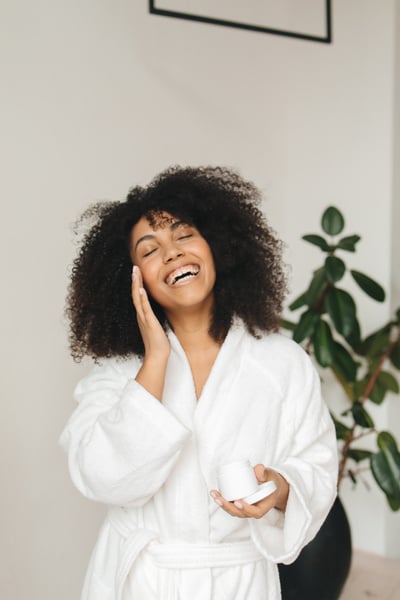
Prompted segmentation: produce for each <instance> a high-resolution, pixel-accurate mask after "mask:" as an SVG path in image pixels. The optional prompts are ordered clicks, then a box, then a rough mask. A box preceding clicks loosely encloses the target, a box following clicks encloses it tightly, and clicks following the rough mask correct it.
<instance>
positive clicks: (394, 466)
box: [370, 431, 400, 510]
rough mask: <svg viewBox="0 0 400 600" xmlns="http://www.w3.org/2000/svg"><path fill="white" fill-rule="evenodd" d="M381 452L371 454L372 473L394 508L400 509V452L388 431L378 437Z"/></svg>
mask: <svg viewBox="0 0 400 600" xmlns="http://www.w3.org/2000/svg"><path fill="white" fill-rule="evenodd" d="M377 442H378V447H379V452H377V453H376V454H373V455H372V456H371V461H370V462H371V470H372V474H373V476H374V478H375V480H376V482H377V484H378V485H379V487H380V488H381V490H382V491H383V492H384V493H385V494H386V497H387V500H388V502H389V506H390V507H391V509H392V510H399V509H400V454H399V451H398V448H397V445H396V441H395V439H394V438H393V436H392V435H391V434H390V433H389V432H388V431H382V432H381V433H379V435H378V437H377Z"/></svg>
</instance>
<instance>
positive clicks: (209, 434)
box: [60, 324, 337, 600]
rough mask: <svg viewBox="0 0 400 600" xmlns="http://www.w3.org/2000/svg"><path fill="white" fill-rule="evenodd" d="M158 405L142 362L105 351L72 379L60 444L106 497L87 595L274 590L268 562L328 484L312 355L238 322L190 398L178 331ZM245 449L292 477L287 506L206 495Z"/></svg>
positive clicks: (201, 599) (331, 444) (223, 599)
mask: <svg viewBox="0 0 400 600" xmlns="http://www.w3.org/2000/svg"><path fill="white" fill-rule="evenodd" d="M168 336H169V339H170V342H171V354H170V358H169V361H168V367H167V373H166V380H165V387H164V394H163V400H162V402H159V401H158V400H157V399H156V398H154V397H153V396H152V395H151V394H149V393H148V392H147V391H146V390H145V389H144V388H143V387H141V386H140V384H138V383H137V382H136V381H135V379H134V378H135V375H136V373H137V371H138V369H139V368H140V364H141V362H140V360H139V359H138V358H137V357H132V358H130V359H127V360H121V359H119V360H117V359H107V360H104V361H102V362H101V364H99V365H95V366H94V368H93V370H92V372H91V373H90V374H89V375H88V376H87V377H86V378H84V379H83V380H82V381H81V382H80V383H79V384H78V386H77V389H76V393H75V398H76V400H77V402H78V403H79V405H78V407H77V409H76V410H75V412H74V414H73V415H72V417H71V419H70V420H69V422H68V424H67V426H66V428H65V430H64V432H63V434H62V436H61V440H60V441H61V444H62V446H63V447H64V448H65V449H66V450H67V452H68V456H69V468H70V473H71V477H72V479H73V481H74V483H75V485H76V486H77V487H78V489H79V490H80V491H81V492H82V494H84V495H85V496H86V497H88V498H91V499H92V500H96V501H98V502H103V503H105V504H107V505H109V506H110V509H109V512H108V515H107V517H106V520H105V522H104V524H103V526H102V529H101V531H100V534H99V538H98V541H97V544H96V546H95V549H94V551H93V554H92V558H91V561H90V565H89V568H88V571H87V576H86V580H85V584H84V589H83V592H82V600H276V599H278V598H280V597H281V596H280V585H279V576H278V571H277V567H276V563H279V562H283V563H290V562H292V561H293V560H294V559H295V558H296V557H297V555H298V554H299V552H300V550H301V549H302V547H303V546H304V545H305V544H306V543H307V542H309V541H310V540H311V539H312V538H313V536H314V535H315V534H316V532H317V531H318V529H319V527H320V526H321V524H322V522H323V520H324V518H325V517H326V515H327V513H328V511H329V509H330V507H331V505H332V502H333V500H334V498H335V494H336V478H337V456H336V439H335V433H334V428H333V425H332V421H331V418H330V416H329V413H328V410H327V408H326V406H325V404H324V403H323V401H322V400H321V396H320V385H319V377H318V374H317V373H316V371H315V369H314V367H313V365H312V363H311V361H310V359H309V357H308V356H307V354H306V353H305V352H304V351H303V350H302V348H300V347H299V346H298V345H297V344H295V343H294V342H293V341H291V340H289V339H288V338H285V337H283V336H281V335H278V334H271V335H267V336H265V337H263V338H262V339H255V338H254V337H252V336H251V335H249V334H248V333H247V332H246V331H245V329H244V327H243V326H242V325H241V324H236V325H235V326H234V327H233V328H232V329H231V330H230V332H229V334H228V336H227V338H226V340H225V342H224V343H223V345H222V347H221V349H220V352H219V354H218V357H217V359H216V362H215V364H214V366H213V368H212V370H211V373H210V375H209V378H208V380H207V382H206V384H205V386H204V389H203V392H202V394H201V397H200V398H199V400H197V399H196V395H195V388H194V382H193V378H192V374H191V370H190V367H189V364H188V361H187V359H186V356H185V354H184V352H183V349H182V347H181V346H180V344H179V342H178V340H177V338H176V337H175V335H174V334H173V333H172V332H169V333H168ZM243 459H249V460H250V462H251V464H252V465H255V464H257V463H263V464H264V465H266V466H269V467H271V468H273V469H275V470H277V471H279V472H280V473H282V475H283V476H284V477H285V478H286V479H287V481H288V482H289V484H290V493H289V498H288V503H287V508H286V512H285V513H284V514H283V513H281V512H280V511H278V510H276V509H272V510H271V511H270V512H269V513H268V514H267V515H265V516H264V517H262V518H261V519H258V520H257V519H241V518H235V517H232V516H231V515H229V514H228V513H226V512H225V511H224V510H223V509H222V508H220V507H219V506H218V505H217V504H216V503H215V502H214V501H213V499H212V498H211V497H210V493H209V491H210V490H211V489H213V488H217V482H216V469H217V467H218V465H220V464H224V463H227V462H231V461H235V460H243Z"/></svg>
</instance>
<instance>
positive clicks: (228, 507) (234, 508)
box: [210, 490, 246, 517]
mask: <svg viewBox="0 0 400 600" xmlns="http://www.w3.org/2000/svg"><path fill="white" fill-rule="evenodd" d="M210 494H211V496H212V497H213V498H214V502H215V503H216V504H218V506H220V507H221V508H222V509H223V510H225V511H226V512H227V513H229V514H230V515H231V516H232V517H246V514H245V513H244V511H243V508H244V504H245V502H243V503H242V501H241V500H240V501H236V502H230V501H229V500H226V499H225V498H224V497H223V496H221V494H220V493H219V492H218V490H211V492H210ZM237 504H238V505H237ZM240 506H242V508H239V507H240Z"/></svg>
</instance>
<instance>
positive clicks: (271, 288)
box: [66, 166, 286, 361]
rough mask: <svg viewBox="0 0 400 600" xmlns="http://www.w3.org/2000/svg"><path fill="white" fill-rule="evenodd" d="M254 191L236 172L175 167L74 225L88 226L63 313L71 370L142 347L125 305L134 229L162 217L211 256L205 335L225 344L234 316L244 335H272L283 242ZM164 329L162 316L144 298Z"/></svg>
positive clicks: (282, 287)
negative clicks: (210, 307)
mask: <svg viewBox="0 0 400 600" xmlns="http://www.w3.org/2000/svg"><path fill="white" fill-rule="evenodd" d="M259 203H260V192H259V191H258V190H257V189H256V187H255V186H254V185H253V184H252V183H250V182H247V181H244V180H243V179H242V178H241V177H240V176H239V175H238V174H237V173H236V172H234V171H232V170H230V169H227V168H220V167H199V168H193V167H185V168H183V167H179V166H176V167H171V168H169V169H167V170H166V171H164V172H162V173H161V174H160V175H158V176H157V177H156V178H155V179H154V180H153V181H152V182H151V183H150V184H149V185H148V186H147V187H134V188H133V189H132V190H131V191H130V192H129V194H128V196H127V199H126V201H124V202H119V201H116V202H100V203H97V204H95V205H93V206H91V207H89V209H87V210H86V211H85V212H84V213H83V215H82V217H81V218H80V219H79V221H78V223H77V227H78V230H79V228H80V226H82V225H85V224H86V225H87V226H88V229H87V230H86V233H85V234H84V236H83V239H82V244H81V247H80V251H79V254H78V256H77V258H76V259H75V261H74V263H73V268H72V274H71V283H70V286H69V291H68V296H67V307H66V314H67V317H68V318H69V321H70V336H69V340H70V347H71V354H72V356H73V358H74V359H75V360H77V361H79V360H80V359H82V357H83V356H84V355H89V356H92V357H93V358H94V359H98V358H101V357H111V356H120V357H125V356H128V355H129V354H132V353H134V354H138V355H143V352H144V347H143V342H142V339H141V336H140V332H139V328H138V326H137V322H136V313H135V308H134V306H133V303H132V299H131V270H132V262H131V258H130V254H129V241H130V232H131V230H132V227H133V226H134V225H135V224H136V223H137V222H138V221H139V220H140V219H141V218H142V217H143V216H146V217H147V218H149V220H150V221H151V219H152V218H154V215H157V214H160V212H167V213H169V214H171V215H172V216H173V217H175V218H178V219H179V220H182V221H184V222H185V223H188V224H190V225H193V226H195V227H196V228H197V229H198V230H199V232H200V233H201V235H202V236H203V237H204V238H205V240H206V241H207V242H208V244H209V246H210V248H211V252H212V254H213V257H214V262H215V269H216V283H215V288H214V298H215V304H214V312H213V316H212V323H211V327H210V335H211V336H212V337H213V338H214V339H215V340H219V341H220V340H223V338H224V337H225V335H226V334H227V332H228V330H229V328H230V327H231V325H232V323H233V319H234V317H235V316H238V317H240V318H241V319H242V320H243V322H244V323H245V325H246V327H247V329H248V331H249V332H250V333H251V334H252V335H254V336H258V335H259V333H260V332H268V331H274V330H276V329H277V328H278V325H279V318H280V313H281V309H282V302H283V298H284V294H285V291H286V280H285V275H284V271H283V267H282V261H281V242H280V241H279V240H278V239H277V238H276V236H275V234H274V232H273V231H272V230H271V228H270V227H269V225H268V224H267V222H266V220H265V218H264V216H263V214H262V212H261V210H260V209H259V208H258V205H259ZM150 301H151V303H152V307H153V310H154V311H155V314H156V315H157V317H158V318H159V320H160V322H161V323H162V325H163V326H164V327H165V326H166V324H167V323H166V316H165V314H164V311H163V309H162V307H161V306H160V305H158V304H157V303H156V302H155V301H154V300H152V299H150Z"/></svg>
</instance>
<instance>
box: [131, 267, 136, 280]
mask: <svg viewBox="0 0 400 600" xmlns="http://www.w3.org/2000/svg"><path fill="white" fill-rule="evenodd" d="M135 276H136V265H133V267H132V281H135Z"/></svg>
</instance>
